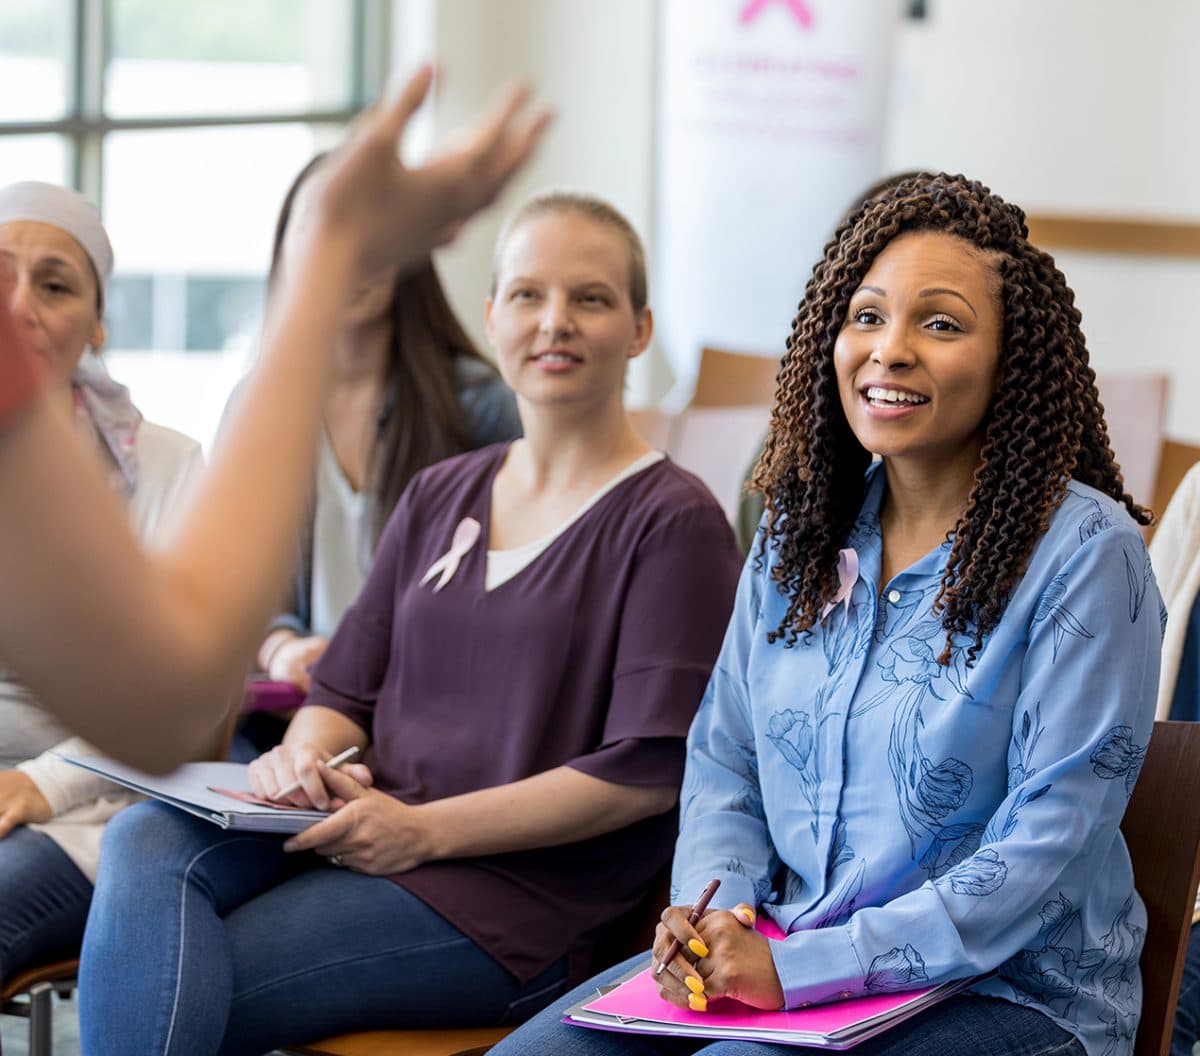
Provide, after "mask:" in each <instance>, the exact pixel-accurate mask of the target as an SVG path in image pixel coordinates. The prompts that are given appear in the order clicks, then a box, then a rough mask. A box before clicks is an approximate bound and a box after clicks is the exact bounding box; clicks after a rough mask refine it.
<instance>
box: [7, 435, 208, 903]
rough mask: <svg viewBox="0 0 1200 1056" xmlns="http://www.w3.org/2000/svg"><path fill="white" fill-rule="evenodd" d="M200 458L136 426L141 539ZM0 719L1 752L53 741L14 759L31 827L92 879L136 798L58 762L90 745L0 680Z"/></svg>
mask: <svg viewBox="0 0 1200 1056" xmlns="http://www.w3.org/2000/svg"><path fill="white" fill-rule="evenodd" d="M202 463H203V458H202V456H201V453H200V445H199V444H197V443H196V442H195V441H194V440H192V439H190V438H188V437H186V436H184V435H183V434H182V433H177V432H175V431H174V430H173V429H167V428H165V427H164V426H161V425H155V424H154V423H152V422H143V423H142V424H141V426H140V427H139V429H138V486H137V490H136V491H135V492H134V494H133V497H132V498H131V499H130V503H129V514H130V518H131V520H132V521H133V525H134V528H135V529H136V530H137V531H138V533H139V534H140V535H141V536H142V538H144V539H152V538H154V536H155V535H157V534H159V533H160V532H162V531H163V530H164V528H166V527H169V524H170V518H171V516H173V515H174V513H175V511H177V510H178V509H179V508H180V506H181V505H182V504H183V501H184V498H185V494H186V492H187V490H188V488H189V487H190V486H191V484H192V482H193V480H194V479H195V477H196V476H197V474H198V472H199V470H200V468H201V465H202ZM0 721H2V722H3V724H4V726H5V729H6V734H5V737H4V740H5V741H6V742H11V743H10V744H6V746H5V747H6V751H12V750H13V748H14V747H16V746H19V744H20V739H21V736H22V734H24V735H25V736H26V737H27V738H28V742H27V743H30V744H37V748H38V749H41V748H42V747H45V746H46V745H47V744H49V743H50V742H54V743H53V744H52V745H51V746H50V747H47V748H46V750H44V751H40V754H38V755H36V756H35V757H34V758H31V759H26V760H25V761H24V762H22V763H20V764H19V765H18V769H20V770H23V771H25V773H27V774H28V775H29V776H30V777H31V778H32V779H33V782H34V784H36V785H37V787H38V790H39V791H40V792H41V793H42V795H43V796H45V797H46V800H47V802H49V804H50V808H51V810H52V811H53V812H54V815H53V817H52V818H51V820H50V821H48V822H46V823H45V824H44V825H31V826H30V828H31V829H34V830H36V831H38V832H44V833H45V834H46V835H47V836H49V837H50V838H51V839H52V840H54V842H55V843H57V844H58V845H59V846H60V847H61V848H62V849H63V851H65V852H66V854H67V856H68V857H69V858H70V859H71V861H73V862H74V863H75V865H76V866H78V868H79V870H80V872H82V873H83V874H84V875H85V876H86V877H87V878H88V879H89V880H92V881H93V882H94V881H95V879H96V869H97V866H98V865H99V862H100V837H101V835H102V834H103V832H104V823H105V822H106V821H108V819H109V818H111V817H112V816H113V815H114V814H115V813H116V812H117V811H118V810H120V809H121V808H122V807H126V806H128V805H129V804H130V803H132V802H134V801H135V800H136V799H137V798H138V797H137V796H135V795H134V794H133V793H132V792H128V791H127V790H126V789H123V788H121V787H120V786H119V785H114V784H112V783H111V782H109V781H105V780H104V779H103V778H100V777H97V776H96V775H95V774H92V773H89V772H88V771H87V770H81V769H80V768H79V767H77V766H71V765H70V763H65V762H63V761H62V759H61V758H59V755H58V754H56V753H61V754H63V755H95V754H96V750H95V749H94V748H92V747H91V746H90V745H88V744H87V743H86V742H84V741H81V740H80V739H79V738H77V737H71V736H69V735H68V734H67V731H66V730H64V729H62V728H61V727H60V726H58V725H57V723H56V722H55V721H54V720H53V719H50V718H49V716H48V715H47V713H46V712H44V711H42V710H41V709H40V708H39V707H38V706H37V704H36V703H35V702H34V701H33V698H32V697H30V696H29V694H28V693H26V692H24V691H23V689H22V688H21V687H20V686H18V685H17V684H15V683H12V682H7V683H3V684H0ZM59 738H61V740H60V739H59ZM39 741H40V742H41V743H37V742H39ZM0 846H2V844H0Z"/></svg>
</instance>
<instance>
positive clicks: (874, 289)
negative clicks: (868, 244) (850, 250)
mask: <svg viewBox="0 0 1200 1056" xmlns="http://www.w3.org/2000/svg"><path fill="white" fill-rule="evenodd" d="M860 293H873V294H875V295H876V296H877V297H886V296H887V290H885V289H883V288H882V287H881V286H860V287H859V288H858V289H857V290H855V291H854V293H853V294H852V297H857V296H858V295H859V294H860ZM938 294H946V295H948V296H950V297H957V298H958V299H959V300H960V301H962V302H963V304H965V305H966V306H967V307H968V308H969V309H970V311H971V314H972V315H973V316H975V318H976V319H978V318H979V313H978V312H976V311H975V306H974V305H973V304H971V302H970V301H968V300H967V299H966V298H965V297H964V296H963V295H962V294H961V293H959V292H958V290H952V289H950V288H949V287H948V286H932V287H930V288H929V289H928V290H922V291H921V292H920V293H918V294H917V296H918V297H936V296H938Z"/></svg>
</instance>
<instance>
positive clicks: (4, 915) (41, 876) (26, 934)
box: [0, 825, 92, 980]
mask: <svg viewBox="0 0 1200 1056" xmlns="http://www.w3.org/2000/svg"><path fill="white" fill-rule="evenodd" d="M91 899H92V885H91V882H90V881H89V880H88V878H87V877H86V876H84V875H83V873H81V872H80V871H79V869H78V868H77V867H76V865H75V863H74V862H73V861H71V859H70V858H68V857H67V855H66V853H65V852H64V851H63V849H62V848H61V847H59V845H58V844H57V843H55V842H54V841H53V840H52V839H50V837H49V836H47V835H45V834H44V833H41V832H34V831H33V830H32V829H28V828H26V827H25V826H24V825H21V826H18V827H17V828H15V829H13V831H12V832H10V833H9V834H8V835H7V836H5V837H4V839H2V840H0V980H7V979H11V978H12V977H13V976H14V975H16V974H17V973H18V972H20V971H21V970H22V969H24V968H28V967H31V966H32V965H34V964H38V963H41V962H45V961H55V960H62V959H65V958H68V957H74V956H76V955H77V954H78V953H79V943H80V942H81V941H82V940H83V924H84V921H85V920H87V913H88V903H89V902H90V901H91Z"/></svg>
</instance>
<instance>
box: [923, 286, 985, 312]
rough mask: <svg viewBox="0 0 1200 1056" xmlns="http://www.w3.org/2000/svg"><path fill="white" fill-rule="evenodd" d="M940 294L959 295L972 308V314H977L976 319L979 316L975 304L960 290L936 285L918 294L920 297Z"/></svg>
mask: <svg viewBox="0 0 1200 1056" xmlns="http://www.w3.org/2000/svg"><path fill="white" fill-rule="evenodd" d="M938 294H946V295H947V296H950V297H957V298H958V299H959V300H960V301H962V302H963V304H965V305H966V306H967V307H968V308H969V309H970V310H971V314H972V315H973V316H975V318H976V319H978V318H979V315H978V313H977V312H976V311H975V307H974V305H972V304H971V302H970V301H968V300H967V299H966V298H965V297H964V296H963V295H962V294H961V293H959V292H958V290H951V289H948V288H947V287H945V286H934V287H933V288H931V289H928V290H922V291H921V292H920V293H919V294H917V296H918V297H936V296H938Z"/></svg>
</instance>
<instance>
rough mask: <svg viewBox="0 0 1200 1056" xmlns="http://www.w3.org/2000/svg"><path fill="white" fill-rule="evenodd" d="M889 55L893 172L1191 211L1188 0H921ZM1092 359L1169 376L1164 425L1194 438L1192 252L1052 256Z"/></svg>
mask: <svg viewBox="0 0 1200 1056" xmlns="http://www.w3.org/2000/svg"><path fill="white" fill-rule="evenodd" d="M929 8H930V17H929V19H928V20H927V21H926V22H924V23H912V22H910V23H908V24H907V25H906V26H905V27H904V28H903V29H902V31H901V35H900V38H899V41H898V46H897V55H896V90H895V92H894V94H893V111H892V117H891V121H890V126H889V131H888V141H887V146H886V149H885V158H886V163H887V169H888V171H896V170H901V169H910V168H936V169H947V170H949V171H952V172H954V171H961V172H965V173H967V174H968V175H970V176H974V177H976V178H978V179H982V180H983V181H984V182H985V183H987V184H989V185H990V186H991V187H992V188H993V189H994V190H996V191H997V192H998V193H1000V194H1002V195H1004V196H1005V197H1006V198H1008V199H1010V200H1012V201H1014V202H1017V203H1018V204H1020V205H1021V206H1022V207H1023V208H1024V209H1025V210H1026V212H1028V213H1037V212H1044V213H1067V214H1077V215H1105V216H1122V217H1140V218H1154V219H1167V220H1172V219H1174V220H1180V221H1184V222H1189V223H1195V222H1197V221H1198V220H1200V178H1197V172H1200V122H1197V121H1196V119H1195V115H1194V112H1193V111H1194V108H1195V104H1196V102H1197V100H1200V67H1197V65H1196V63H1195V62H1194V56H1193V55H1191V54H1190V52H1191V51H1192V50H1193V49H1192V45H1191V43H1190V42H1191V41H1193V40H1194V39H1195V36H1196V34H1197V32H1200V4H1196V3H1194V2H1192V0H1139V3H1137V4H1129V3H1123V2H1118V0H1005V2H1004V3H1002V4H980V3H975V2H963V0H930V4H929ZM1056 258H1057V260H1058V263H1059V266H1060V267H1061V268H1062V270H1063V271H1064V273H1065V274H1066V276H1067V280H1068V282H1069V283H1070V284H1071V286H1072V287H1073V288H1074V290H1075V292H1076V295H1077V298H1078V304H1079V307H1080V310H1081V311H1082V312H1083V321H1084V330H1085V332H1086V334H1087V336H1088V346H1089V348H1090V350H1091V353H1092V360H1093V363H1094V365H1095V367H1096V369H1097V370H1098V371H1101V372H1105V373H1116V374H1119V373H1129V372H1135V371H1145V370H1162V371H1165V372H1167V373H1168V374H1170V376H1171V392H1170V397H1169V406H1168V417H1167V432H1168V434H1169V435H1171V436H1173V437H1176V438H1178V439H1182V440H1187V441H1189V442H1192V443H1200V415H1197V414H1196V413H1195V412H1194V410H1193V409H1192V406H1193V404H1194V401H1195V398H1196V397H1197V396H1200V334H1198V333H1197V332H1196V330H1195V328H1194V327H1193V326H1192V325H1191V324H1192V316H1193V311H1192V304H1193V303H1194V302H1195V301H1196V300H1197V298H1198V297H1200V261H1195V262H1193V261H1187V260H1160V259H1149V258H1138V257H1121V256H1097V255H1092V254H1083V253H1065V252H1064V253H1058V254H1056Z"/></svg>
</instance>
